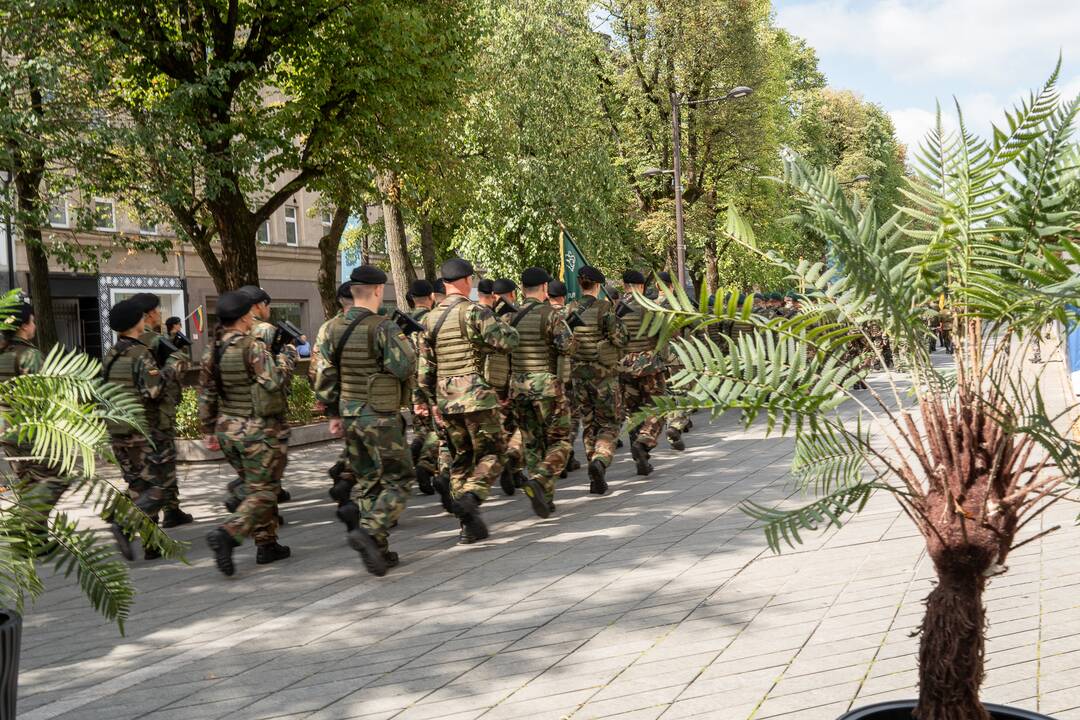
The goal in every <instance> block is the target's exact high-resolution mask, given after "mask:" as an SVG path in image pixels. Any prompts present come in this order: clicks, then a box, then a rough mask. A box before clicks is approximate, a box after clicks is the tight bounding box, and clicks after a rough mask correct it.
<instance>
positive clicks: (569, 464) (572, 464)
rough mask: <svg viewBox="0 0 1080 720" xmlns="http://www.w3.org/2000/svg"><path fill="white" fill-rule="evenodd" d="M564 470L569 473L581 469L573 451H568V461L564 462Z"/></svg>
mask: <svg viewBox="0 0 1080 720" xmlns="http://www.w3.org/2000/svg"><path fill="white" fill-rule="evenodd" d="M566 469H567V470H568V471H570V472H574V471H575V470H580V469H581V461H580V460H578V459H577V455H576V454H575V453H574V451H573V450H571V451H570V459H569V460H567V461H566Z"/></svg>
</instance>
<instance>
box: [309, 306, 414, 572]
mask: <svg viewBox="0 0 1080 720" xmlns="http://www.w3.org/2000/svg"><path fill="white" fill-rule="evenodd" d="M350 327H352V331H349V328H350ZM347 332H348V336H347V337H346V333H347ZM319 351H320V355H321V356H322V358H323V369H322V372H321V373H319V384H318V387H317V389H316V396H317V397H318V399H319V401H320V402H322V403H324V404H325V405H326V410H327V414H328V415H329V416H330V417H340V418H342V419H343V421H344V424H345V452H346V454H347V456H348V459H349V466H350V468H351V469H352V472H353V475H354V476H355V477H356V486H355V487H354V488H353V494H352V499H353V502H355V503H356V505H357V507H358V508H359V518H358V524H359V527H362V528H364V529H365V530H366V531H367V532H368V534H369V535H371V537H373V538H374V539H375V541H376V543H377V544H378V546H379V548H380V550H382V551H383V553H386V552H387V550H388V549H389V544H388V540H387V538H388V535H389V533H390V528H391V526H392V525H393V524H394V523H395V522H396V521H397V519H398V517H399V516H400V515H401V513H402V511H403V510H404V509H405V503H406V501H407V500H408V497H409V492H410V489H411V487H410V486H411V484H412V481H413V478H414V477H415V475H414V473H413V463H412V458H411V457H410V455H409V448H408V444H407V443H406V442H405V423H404V421H403V420H402V417H401V406H402V404H403V401H406V400H407V399H408V397H409V394H408V393H409V385H410V381H411V380H412V378H413V377H415V375H416V352H415V350H414V349H413V346H412V343H410V342H409V340H408V339H407V338H406V337H405V335H404V333H402V332H401V330H400V329H399V328H398V326H397V325H396V324H395V323H394V322H393V321H392V320H390V319H389V318H386V317H383V316H381V315H377V314H374V313H372V312H371V311H370V310H367V309H365V308H361V307H354V308H351V309H350V310H349V311H348V312H346V313H345V315H344V316H342V317H338V318H335V319H334V320H333V321H332V323H331V325H330V328H329V329H328V331H327V333H326V337H325V338H324V339H323V342H322V345H321V346H320V348H319ZM339 352H340V356H339ZM354 512H355V511H354ZM348 524H349V523H347V525H348ZM349 529H350V530H353V529H355V528H351V527H350V528H349Z"/></svg>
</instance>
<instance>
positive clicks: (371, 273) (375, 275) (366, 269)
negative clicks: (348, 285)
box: [349, 265, 386, 285]
mask: <svg viewBox="0 0 1080 720" xmlns="http://www.w3.org/2000/svg"><path fill="white" fill-rule="evenodd" d="M349 280H351V281H353V282H354V283H356V284H357V285H385V284H386V273H384V272H383V271H382V270H380V269H379V268H377V267H375V266H374V265H361V266H360V267H358V268H356V269H354V270H353V271H352V274H351V275H349Z"/></svg>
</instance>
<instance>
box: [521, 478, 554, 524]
mask: <svg viewBox="0 0 1080 720" xmlns="http://www.w3.org/2000/svg"><path fill="white" fill-rule="evenodd" d="M522 490H523V491H524V492H525V494H526V495H528V496H529V501H530V502H531V503H532V509H533V512H534V513H536V516H537V517H540V518H545V519H546V518H548V517H551V509H550V508H549V507H548V503H547V498H545V497H544V488H543V487H542V486H541V485H540V483H539V482H538V481H536V480H533V479H532V478H528V479H527V480H525V487H523V488H522Z"/></svg>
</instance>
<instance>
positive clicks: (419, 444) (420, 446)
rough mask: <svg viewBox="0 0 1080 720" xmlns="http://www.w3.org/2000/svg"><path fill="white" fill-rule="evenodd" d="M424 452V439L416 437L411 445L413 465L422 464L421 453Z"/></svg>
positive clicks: (410, 451)
mask: <svg viewBox="0 0 1080 720" xmlns="http://www.w3.org/2000/svg"><path fill="white" fill-rule="evenodd" d="M423 450H424V438H422V437H414V438H413V439H412V442H411V443H409V453H410V454H411V455H412V461H413V465H415V464H416V463H418V462H420V453H421V452H423Z"/></svg>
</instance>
